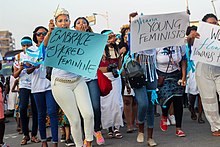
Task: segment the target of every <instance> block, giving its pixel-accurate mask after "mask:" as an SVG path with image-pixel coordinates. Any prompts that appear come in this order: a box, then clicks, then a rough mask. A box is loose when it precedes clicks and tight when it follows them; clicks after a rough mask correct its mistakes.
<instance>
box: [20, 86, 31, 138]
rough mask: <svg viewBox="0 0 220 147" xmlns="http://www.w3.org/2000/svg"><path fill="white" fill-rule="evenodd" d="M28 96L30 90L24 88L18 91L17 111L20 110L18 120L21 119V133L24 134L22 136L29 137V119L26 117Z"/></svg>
mask: <svg viewBox="0 0 220 147" xmlns="http://www.w3.org/2000/svg"><path fill="white" fill-rule="evenodd" d="M29 95H30V90H29V89H26V88H20V90H19V98H20V101H19V109H20V118H21V124H22V131H23V133H24V136H28V137H29V129H28V122H29V120H28V119H29V118H28V117H27V108H28V104H29Z"/></svg>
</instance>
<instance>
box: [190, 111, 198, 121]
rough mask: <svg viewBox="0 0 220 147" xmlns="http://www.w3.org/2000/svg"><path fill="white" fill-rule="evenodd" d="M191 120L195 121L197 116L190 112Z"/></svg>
mask: <svg viewBox="0 0 220 147" xmlns="http://www.w3.org/2000/svg"><path fill="white" fill-rule="evenodd" d="M191 119H192V120H197V115H196V113H195V112H193V111H191Z"/></svg>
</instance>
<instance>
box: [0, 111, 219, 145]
mask: <svg viewBox="0 0 220 147" xmlns="http://www.w3.org/2000/svg"><path fill="white" fill-rule="evenodd" d="M7 119H8V120H9V121H10V122H9V123H6V132H5V137H4V140H5V142H7V143H8V145H10V147H20V146H21V145H20V141H21V139H22V135H19V134H18V133H17V132H16V123H15V121H14V118H12V117H8V118H7ZM159 121H160V117H155V129H154V139H155V141H156V142H157V143H158V146H159V147H220V137H213V136H212V135H211V131H210V126H209V124H208V122H207V120H205V121H206V122H205V124H198V123H197V121H193V120H191V118H190V112H189V111H188V109H187V108H184V114H183V125H182V128H183V130H184V132H185V133H186V135H187V136H186V137H182V138H180V137H177V136H176V135H175V127H174V126H169V127H168V131H166V132H162V131H161V130H160V128H159ZM47 130H48V134H50V128H48V129H47ZM121 132H122V134H123V138H122V139H105V141H106V143H105V145H104V146H106V147H147V143H146V140H145V142H144V143H137V142H136V137H137V131H136V132H134V133H131V134H128V133H126V127H123V128H121ZM106 134H107V132H106V131H105V130H103V135H104V138H106ZM38 136H39V133H38ZM145 136H146V132H145ZM40 146H41V143H38V144H36V143H31V142H28V144H27V145H25V147H40ZM49 146H51V143H49ZM59 147H65V144H64V143H59ZM93 147H98V145H96V143H95V141H94V143H93Z"/></svg>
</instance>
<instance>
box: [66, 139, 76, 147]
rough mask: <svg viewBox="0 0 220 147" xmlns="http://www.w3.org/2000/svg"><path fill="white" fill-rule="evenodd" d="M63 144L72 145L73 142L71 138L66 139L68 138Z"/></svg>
mask: <svg viewBox="0 0 220 147" xmlns="http://www.w3.org/2000/svg"><path fill="white" fill-rule="evenodd" d="M65 145H66V146H74V145H75V144H74V142H73V141H72V140H71V139H68V140H66V141H65Z"/></svg>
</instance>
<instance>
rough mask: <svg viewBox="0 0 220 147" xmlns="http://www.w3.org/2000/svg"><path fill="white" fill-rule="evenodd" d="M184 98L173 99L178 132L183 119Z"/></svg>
mask: <svg viewBox="0 0 220 147" xmlns="http://www.w3.org/2000/svg"><path fill="white" fill-rule="evenodd" d="M182 98H183V97H181V96H179V97H173V107H174V115H175V119H176V130H180V129H181V126H182V118H183V100H182Z"/></svg>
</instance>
